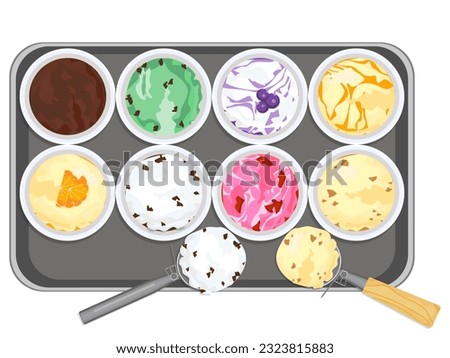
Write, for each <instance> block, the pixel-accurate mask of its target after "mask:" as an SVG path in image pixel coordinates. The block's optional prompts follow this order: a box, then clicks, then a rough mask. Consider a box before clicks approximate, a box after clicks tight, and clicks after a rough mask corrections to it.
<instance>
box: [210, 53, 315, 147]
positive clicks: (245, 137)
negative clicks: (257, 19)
mask: <svg viewBox="0 0 450 358" xmlns="http://www.w3.org/2000/svg"><path fill="white" fill-rule="evenodd" d="M252 58H268V59H272V60H274V61H277V62H278V63H280V64H282V65H284V66H285V67H286V68H287V69H288V70H289V72H290V73H291V74H292V76H293V79H294V80H295V82H296V83H295V85H296V86H297V89H298V92H299V96H298V104H297V106H296V110H295V112H294V114H293V115H292V118H290V119H288V121H287V123H286V124H285V125H284V126H283V127H282V128H281V129H279V130H278V131H274V132H272V133H270V134H265V135H256V134H249V133H246V132H244V131H243V130H241V129H239V128H238V127H237V126H235V125H234V124H233V123H231V120H230V118H229V117H228V116H227V115H226V113H225V109H224V106H223V103H222V90H223V85H224V81H225V79H226V78H227V76H228V75H229V74H230V72H231V70H232V69H233V68H234V67H235V66H237V65H239V64H240V63H243V62H244V61H246V60H249V59H252ZM307 93H308V86H307V84H306V80H305V77H304V76H303V73H302V72H301V70H300V69H299V68H298V66H297V65H296V64H295V62H294V61H292V60H291V59H290V58H289V57H287V56H285V55H283V54H281V53H279V52H277V51H273V50H269V49H263V48H257V49H251V50H247V51H243V52H241V53H239V54H237V55H235V56H233V57H232V58H231V59H229V60H228V61H227V62H226V63H225V64H224V65H223V66H222V68H221V69H220V71H219V73H218V74H217V76H216V79H215V81H214V85H213V91H212V96H213V98H212V101H213V108H214V113H215V114H216V117H217V119H218V121H219V123H220V124H221V126H222V127H223V128H224V129H225V130H226V131H227V132H228V133H229V134H230V135H232V136H233V137H234V138H236V139H238V140H240V141H242V142H244V143H250V144H270V143H275V142H278V141H280V140H282V139H284V138H286V137H287V136H289V135H290V134H291V133H292V132H293V131H295V129H296V128H297V127H298V126H299V124H300V123H301V122H302V120H303V118H304V116H305V113H306V109H307V106H308V95H307ZM256 100H257V99H256V97H255V101H256Z"/></svg>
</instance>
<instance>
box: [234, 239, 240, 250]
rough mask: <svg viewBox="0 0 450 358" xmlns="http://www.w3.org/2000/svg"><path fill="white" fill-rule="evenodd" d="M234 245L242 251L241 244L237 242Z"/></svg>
mask: <svg viewBox="0 0 450 358" xmlns="http://www.w3.org/2000/svg"><path fill="white" fill-rule="evenodd" d="M233 245H234V246H235V247H236V248H237V249H240V248H241V244H240V243H239V242H237V241H233Z"/></svg>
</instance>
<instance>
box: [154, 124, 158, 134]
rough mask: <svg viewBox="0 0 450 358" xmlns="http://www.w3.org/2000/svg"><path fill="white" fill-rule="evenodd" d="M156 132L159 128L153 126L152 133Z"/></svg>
mask: <svg viewBox="0 0 450 358" xmlns="http://www.w3.org/2000/svg"><path fill="white" fill-rule="evenodd" d="M157 131H159V126H158V125H157V124H155V125H154V126H153V132H157Z"/></svg>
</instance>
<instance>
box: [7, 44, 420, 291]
mask: <svg viewBox="0 0 450 358" xmlns="http://www.w3.org/2000/svg"><path fill="white" fill-rule="evenodd" d="M48 46H56V47H71V46H74V47H85V46H92V47H93V46H98V47H107V46H122V47H135V46H149V47H169V48H170V47H174V46H175V47H178V46H192V47H209V46H214V47H227V46H238V47H239V46H240V47H259V46H261V47H277V46H278V47H279V46H285V47H307V46H308V47H322V46H345V47H358V46H364V47H367V46H376V47H381V48H384V49H387V50H389V51H391V52H393V53H395V54H396V55H397V56H398V57H399V58H400V60H401V61H402V62H403V64H404V66H405V68H406V72H407V76H408V87H407V89H406V93H405V95H406V96H407V98H408V99H409V101H408V108H407V109H408V117H407V119H408V186H407V188H406V191H407V192H406V193H405V196H406V198H407V200H408V209H409V210H408V233H407V234H408V252H407V262H406V265H405V267H404V269H403V271H402V273H401V274H400V275H399V276H398V277H397V279H396V280H394V281H393V282H392V283H390V284H391V285H393V286H399V285H400V284H402V283H403V282H404V281H405V280H406V279H407V278H408V276H409V275H410V274H411V271H412V268H413V266H414V234H415V227H414V223H415V205H414V192H415V182H414V176H415V166H414V158H415V148H414V142H415V128H414V127H415V113H414V103H415V97H414V96H415V92H414V86H415V75H414V68H413V65H412V63H411V60H410V59H409V57H408V56H407V55H406V53H405V52H403V50H401V49H400V48H399V47H397V46H396V45H393V44H391V43H388V42H220V43H216V42H37V43H33V44H30V45H29V46H27V47H25V48H24V49H22V50H21V51H20V52H19V53H18V54H17V56H16V57H15V58H14V60H13V62H12V64H11V69H10V76H9V81H10V83H9V90H10V104H9V143H10V145H9V150H10V155H9V170H10V174H9V180H10V182H9V209H10V220H9V239H10V257H9V259H10V265H11V268H12V271H13V273H14V275H15V276H16V278H17V279H18V280H19V281H20V282H21V283H22V284H23V285H25V286H26V287H28V288H31V289H33V290H36V291H52V292H89V291H91V292H103V291H104V292H114V291H123V290H126V289H128V288H129V287H46V286H40V285H37V284H35V283H33V282H31V281H30V280H29V279H28V278H27V277H26V276H25V274H23V272H22V271H21V270H20V267H19V265H18V262H17V257H16V253H17V251H16V229H15V223H16V209H17V202H16V201H15V196H16V191H17V177H16V141H15V137H16V126H15V125H13V124H14V120H15V118H16V106H15V105H16V101H17V98H16V96H15V91H16V86H15V80H16V75H17V70H18V68H19V65H20V64H21V62H22V60H23V59H24V58H25V57H26V56H28V55H29V54H30V53H31V52H33V51H35V50H37V49H39V48H42V47H48ZM324 290H325V289H316V290H312V289H308V288H302V287H229V288H228V289H226V290H224V291H223V292H237V291H239V292H321V291H324ZM162 291H163V292H164V291H166V292H189V291H190V292H197V291H195V290H193V289H191V288H189V287H166V288H164V289H163V290H162ZM330 291H333V292H354V291H359V289H357V288H352V287H345V288H344V287H342V288H339V287H338V288H336V287H332V288H330Z"/></svg>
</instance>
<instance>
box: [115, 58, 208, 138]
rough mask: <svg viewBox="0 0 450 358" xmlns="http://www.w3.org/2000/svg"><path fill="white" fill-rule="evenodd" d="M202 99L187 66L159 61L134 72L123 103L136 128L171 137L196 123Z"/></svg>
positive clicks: (164, 60)
mask: <svg viewBox="0 0 450 358" xmlns="http://www.w3.org/2000/svg"><path fill="white" fill-rule="evenodd" d="M202 98H203V93H202V86H201V83H200V81H199V80H198V78H197V75H196V74H195V72H194V71H193V70H192V69H191V68H190V67H189V66H187V65H186V64H184V63H183V62H180V61H178V60H175V59H172V58H159V59H153V60H150V61H148V62H145V63H144V64H142V65H141V66H139V67H138V68H136V70H135V71H134V72H133V74H132V75H131V78H130V80H129V82H128V85H127V87H126V96H125V98H124V99H123V100H124V101H125V103H126V108H127V110H128V114H129V116H130V117H131V118H132V120H133V121H134V122H135V123H136V124H137V125H138V126H139V127H140V128H142V129H144V130H146V131H147V132H150V133H152V134H155V135H174V134H176V133H179V132H181V131H183V130H184V129H186V128H187V127H189V126H190V125H191V124H192V122H194V121H195V120H196V118H197V116H198V114H199V113H200V104H201V101H202Z"/></svg>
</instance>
